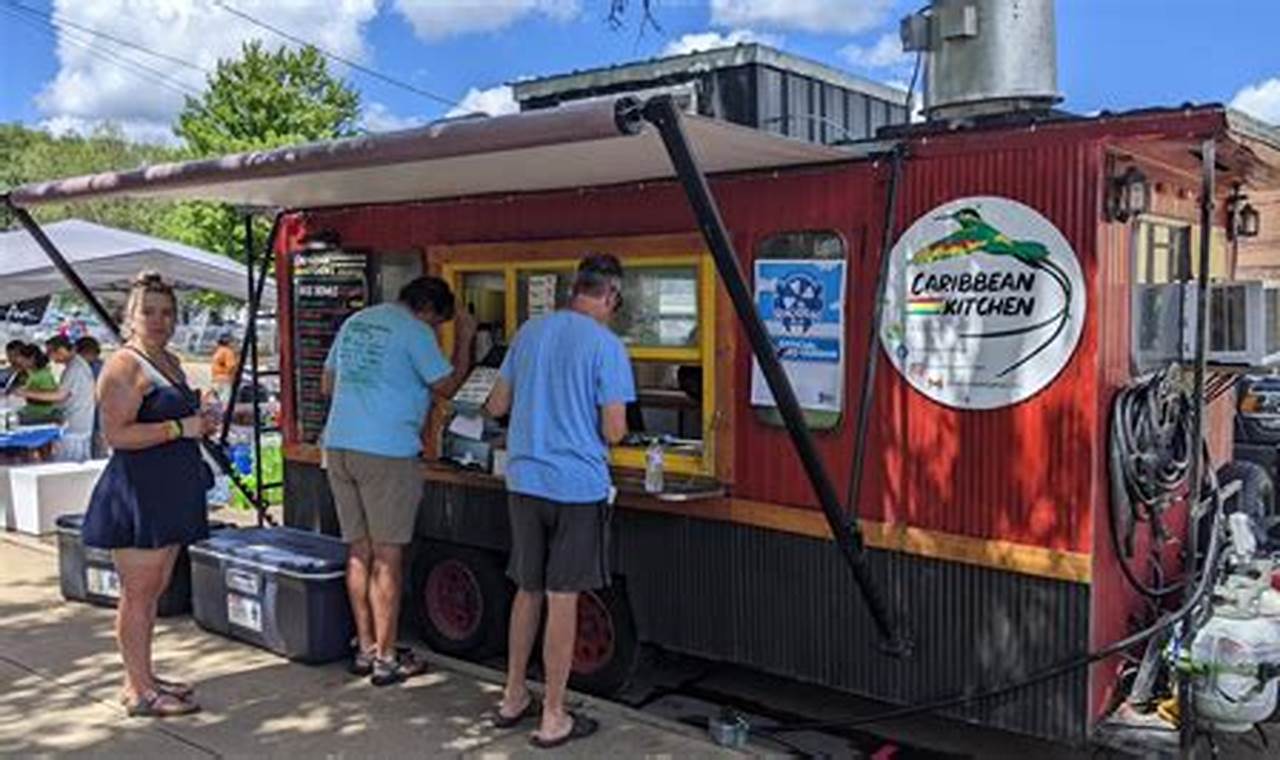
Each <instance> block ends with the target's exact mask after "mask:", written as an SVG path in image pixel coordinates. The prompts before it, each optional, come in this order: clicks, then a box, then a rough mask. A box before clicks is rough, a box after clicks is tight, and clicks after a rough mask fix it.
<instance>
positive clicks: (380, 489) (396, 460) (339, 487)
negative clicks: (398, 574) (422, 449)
mask: <svg viewBox="0 0 1280 760" xmlns="http://www.w3.org/2000/svg"><path fill="white" fill-rule="evenodd" d="M325 456H326V458H327V459H328V462H329V470H328V472H329V488H330V489H331V490H332V491H333V503H334V506H335V507H336V508H337V511H338V523H339V525H341V526H342V540H343V541H346V542H347V543H352V542H355V541H359V540H360V539H363V538H369V539H370V540H372V541H373V542H374V543H375V544H407V543H409V542H410V541H412V540H413V525H414V522H415V521H416V519H417V517H418V505H419V503H420V502H421V501H422V486H423V481H422V461H421V460H419V459H418V458H417V457H413V458H405V457H382V456H377V455H375V454H364V453H362V452H359V451H346V450H344V449H328V450H326V452H325Z"/></svg>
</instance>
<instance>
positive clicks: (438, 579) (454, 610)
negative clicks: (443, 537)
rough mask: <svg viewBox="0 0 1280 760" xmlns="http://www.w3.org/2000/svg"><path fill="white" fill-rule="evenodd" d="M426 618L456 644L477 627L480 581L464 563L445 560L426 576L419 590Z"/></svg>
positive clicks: (481, 608)
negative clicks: (421, 594)
mask: <svg viewBox="0 0 1280 760" xmlns="http://www.w3.org/2000/svg"><path fill="white" fill-rule="evenodd" d="M423 597H424V601H425V602H426V609H427V617H428V618H430V620H431V624H432V625H433V626H435V628H436V630H437V631H439V632H440V633H442V634H444V635H445V636H448V637H449V638H451V639H454V640H456V641H464V640H466V639H468V638H470V637H471V636H473V635H474V634H475V632H476V630H477V629H479V628H480V621H481V619H482V618H483V617H484V594H483V593H482V592H481V591H480V582H479V581H478V580H476V575H475V573H473V572H471V568H469V567H467V565H466V563H464V562H461V561H459V560H456V559H446V560H445V561H443V562H440V563H437V564H436V565H435V566H434V567H432V568H431V572H430V573H428V574H427V582H426V585H425V588H424V589H423Z"/></svg>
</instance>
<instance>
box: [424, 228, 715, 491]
mask: <svg viewBox="0 0 1280 760" xmlns="http://www.w3.org/2000/svg"><path fill="white" fill-rule="evenodd" d="M642 243H643V239H641V240H640V241H639V242H638V243H637V242H635V241H631V242H630V245H629V246H626V248H627V250H624V251H621V252H618V251H615V253H616V254H617V255H618V256H619V258H620V259H621V260H622V265H623V270H624V273H625V274H624V278H623V284H622V298H623V305H622V308H621V309H620V310H619V312H618V314H617V315H616V316H615V318H614V320H613V322H612V324H611V325H610V327H611V328H612V329H613V330H614V332H616V333H617V334H618V337H619V338H621V339H622V342H623V343H624V344H625V345H626V346H627V351H628V353H629V354H630V356H631V361H632V368H633V370H634V372H635V380H636V393H637V400H636V403H635V404H632V405H630V406H629V407H628V409H627V422H628V428H629V430H630V431H631V432H630V434H629V435H628V437H627V439H626V440H625V441H623V444H622V445H620V446H616V447H614V450H613V452H612V453H611V460H612V462H613V464H614V465H615V466H618V467H624V468H635V469H643V467H644V457H645V449H646V447H647V446H648V444H649V443H650V442H651V441H652V440H653V439H654V438H655V437H656V438H659V439H661V440H662V441H663V442H664V445H665V450H666V458H665V466H666V469H667V471H668V472H669V473H675V474H681V473H683V474H689V475H712V474H714V471H715V459H714V451H713V449H714V441H713V436H712V434H711V433H712V429H713V421H714V413H715V408H716V406H715V398H714V393H715V366H714V351H715V348H714V340H713V336H714V331H715V318H714V309H713V303H714V292H715V269H714V264H713V263H712V262H711V260H710V257H708V256H706V255H705V254H702V253H698V252H694V253H689V254H687V255H676V256H668V255H645V253H644V252H643V245H642ZM562 247H563V245H562ZM633 249H635V250H638V252H630V253H629V252H628V251H630V250H633ZM508 252H509V253H508ZM504 254H505V255H504ZM445 255H446V256H447V257H450V258H449V260H446V261H445V262H444V264H443V266H442V274H443V276H444V277H445V279H446V280H448V281H449V283H450V285H451V287H453V288H454V289H455V291H456V292H459V293H461V299H462V301H463V303H465V304H466V308H468V309H470V310H471V311H472V312H473V313H474V314H475V315H476V317H477V321H478V322H479V323H480V327H481V331H480V332H481V337H478V339H477V349H476V354H477V356H476V359H477V361H479V360H480V359H482V358H483V356H482V354H484V353H485V352H486V351H491V350H492V346H495V345H507V344H509V342H510V340H511V339H512V338H513V337H514V336H515V333H516V331H517V330H518V329H519V327H520V325H522V324H524V322H526V321H527V320H529V319H530V318H532V317H536V316H538V315H540V314H545V313H548V312H550V311H553V310H556V309H560V308H563V307H565V306H566V305H567V304H568V303H569V300H570V296H571V293H572V287H573V277H574V273H575V268H576V266H577V260H576V259H572V258H563V259H561V258H549V257H546V256H539V255H538V248H537V244H529V245H521V246H518V247H515V246H505V245H494V246H483V245H474V246H471V245H468V246H458V247H456V248H451V249H450V250H449V251H448V252H447V253H446V254H445ZM469 255H470V256H474V257H475V258H481V257H483V258H484V259H485V261H484V262H483V263H480V262H477V263H471V262H469V261H466V260H465V259H466V258H467V257H468V256H469ZM454 256H456V258H452V257H454ZM486 328H487V329H486ZM486 334H487V337H486ZM446 336H447V337H446V340H451V331H449V330H446Z"/></svg>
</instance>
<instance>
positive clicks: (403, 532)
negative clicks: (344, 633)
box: [322, 277, 475, 686]
mask: <svg viewBox="0 0 1280 760" xmlns="http://www.w3.org/2000/svg"><path fill="white" fill-rule="evenodd" d="M450 319H454V298H453V293H452V292H451V291H450V290H449V286H448V284H446V283H445V281H444V280H441V279H440V278H438V277H419V278H418V279H416V280H414V281H412V282H410V283H409V284H408V285H405V286H404V288H403V289H401V291H400V298H399V300H397V301H396V302H395V303H386V304H378V305H376V306H370V307H369V308H367V309H362V310H361V311H359V312H356V313H355V314H353V315H351V316H350V317H349V318H348V319H347V321H346V322H344V323H343V324H342V327H341V328H340V329H339V330H338V335H337V337H336V338H335V339H334V341H333V345H332V346H330V348H329V355H328V357H327V358H326V359H325V365H324V366H325V369H324V375H323V379H322V390H323V391H324V393H325V394H326V395H329V396H330V406H329V417H328V420H327V421H326V423H325V431H324V452H325V462H326V467H327V470H328V476H329V487H330V489H331V490H332V491H333V501H334V506H335V508H336V509H337V512H338V523H339V525H340V526H341V527H342V539H343V541H345V542H346V543H347V546H348V552H347V594H348V595H349V596H350V598H351V611H352V613H353V615H354V616H355V623H356V636H357V642H358V649H357V650H356V652H355V655H354V657H353V658H352V661H351V666H350V670H351V672H352V673H353V674H357V675H368V676H370V677H371V678H370V680H371V681H372V682H373V684H374V685H375V686H386V685H389V684H392V683H396V682H397V681H401V680H404V679H405V678H408V677H410V676H413V675H417V674H419V673H422V672H424V671H425V670H426V663H425V661H424V660H421V659H419V658H418V657H417V656H416V655H414V654H413V653H412V652H411V651H410V650H408V649H401V648H397V647H396V626H397V624H398V621H399V611H400V588H401V577H400V576H401V561H402V558H403V554H404V546H405V544H407V543H409V542H410V541H412V540H413V527H414V522H415V518H416V516H417V513H418V505H419V502H421V501H422V488H423V473H422V465H421V460H420V455H421V453H422V428H423V424H424V423H425V422H426V419H427V412H428V411H430V408H431V394H432V393H433V392H434V393H438V394H440V395H442V396H448V395H451V394H452V393H453V392H454V391H455V390H457V388H458V386H460V385H461V384H462V381H463V380H464V379H466V375H467V371H468V370H469V368H470V365H471V361H470V359H471V352H470V349H471V339H472V338H473V337H474V335H475V320H474V319H473V318H471V316H470V315H469V314H466V313H465V312H464V313H462V314H459V315H458V317H457V318H456V319H454V327H455V337H456V341H455V350H454V357H453V364H452V366H451V365H450V363H449V362H448V361H447V360H446V359H445V358H444V355H443V354H442V353H441V351H440V345H439V343H437V341H436V333H435V328H437V327H439V326H440V325H441V324H443V323H445V322H447V321H449V320H450Z"/></svg>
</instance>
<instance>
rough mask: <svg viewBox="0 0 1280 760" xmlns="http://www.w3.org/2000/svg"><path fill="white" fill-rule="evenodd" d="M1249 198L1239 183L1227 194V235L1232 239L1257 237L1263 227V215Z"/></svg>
mask: <svg viewBox="0 0 1280 760" xmlns="http://www.w3.org/2000/svg"><path fill="white" fill-rule="evenodd" d="M1248 200H1249V196H1247V195H1245V194H1244V193H1242V192H1240V186H1239V185H1236V186H1235V187H1234V188H1232V190H1231V195H1229V196H1227V236H1228V237H1230V238H1231V239H1232V240H1235V239H1236V238H1250V237H1257V236H1258V232H1259V231H1260V229H1261V227H1262V215H1261V214H1259V213H1258V210H1257V209H1256V208H1254V207H1253V204H1252V203H1249V202H1248Z"/></svg>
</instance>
